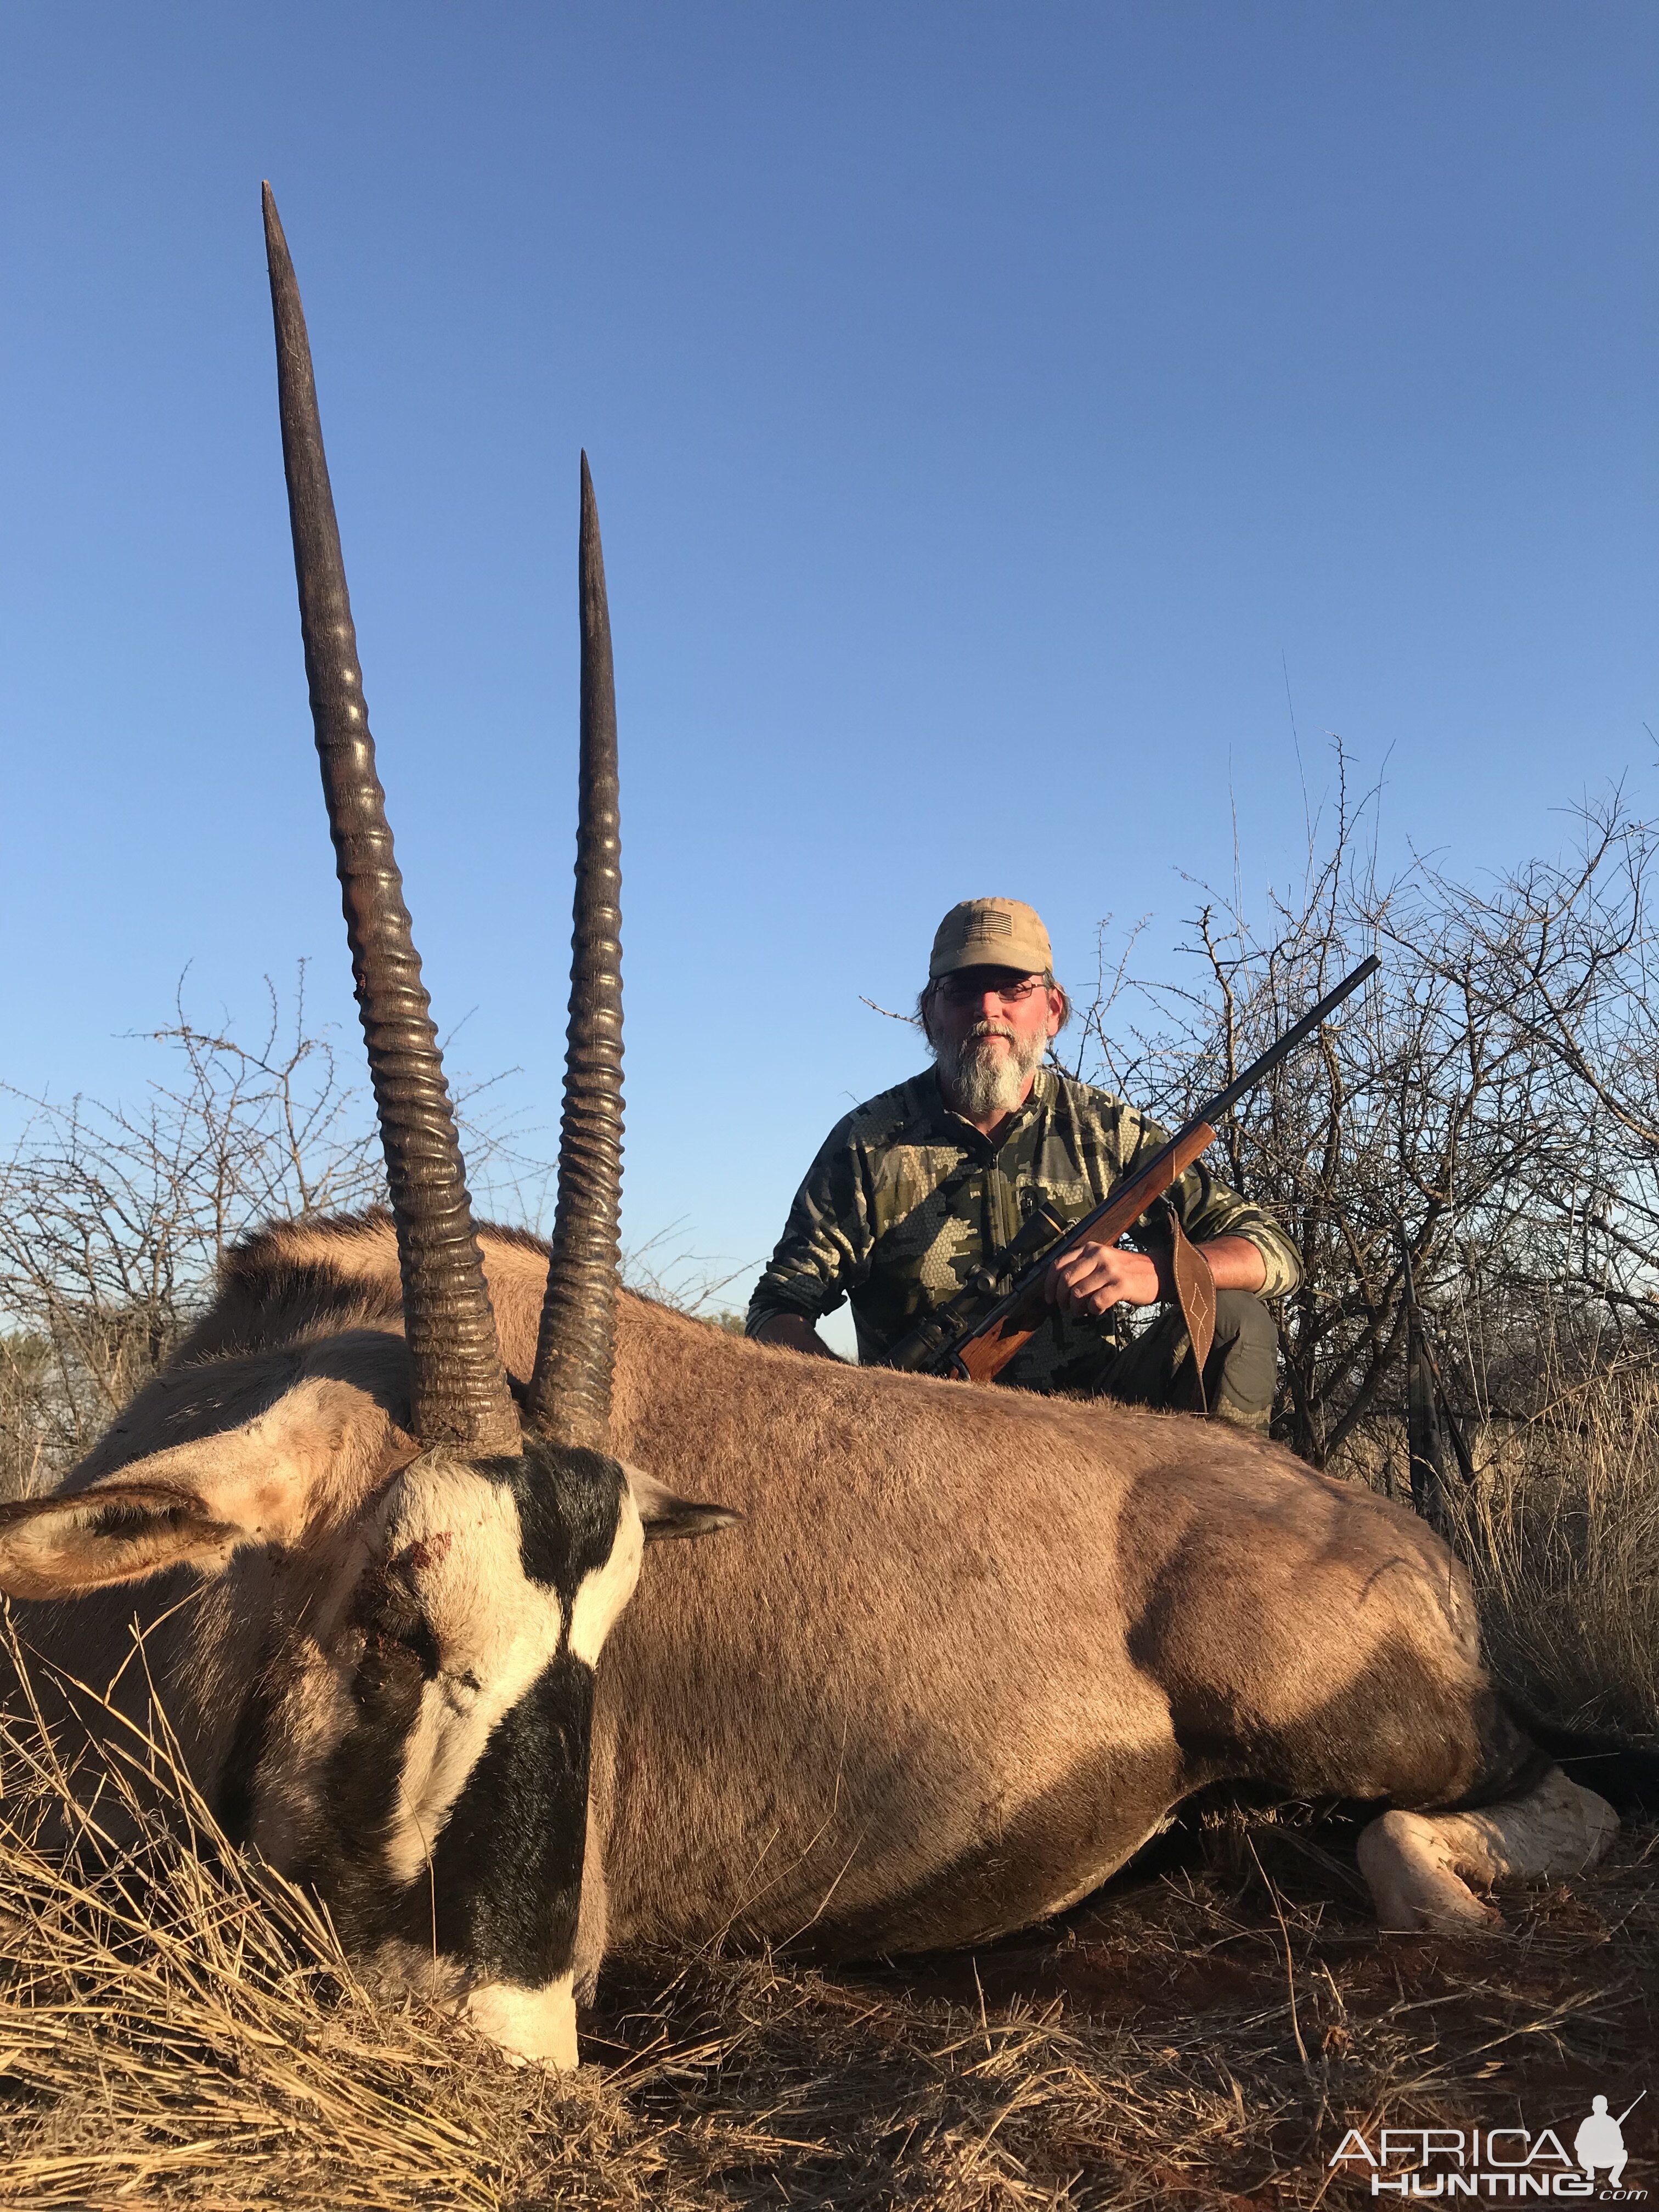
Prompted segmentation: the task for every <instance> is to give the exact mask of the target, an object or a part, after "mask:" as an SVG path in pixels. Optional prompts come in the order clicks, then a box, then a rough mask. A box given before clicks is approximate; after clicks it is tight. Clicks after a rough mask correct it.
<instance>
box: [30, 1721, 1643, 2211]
mask: <svg viewBox="0 0 1659 2212" xmlns="http://www.w3.org/2000/svg"><path fill="white" fill-rule="evenodd" d="M59 1756H60V1752H59V1751H58V1749H57V1748H55V1747H53V1746H52V1745H51V1744H50V1743H48V1742H47V1741H46V1739H45V1738H44V1736H43V1735H42V1733H41V1731H40V1729H38V1728H37V1727H34V1726H33V1725H28V1724H26V1725H21V1726H14V1727H12V1728H11V1729H9V1732H8V1733H7V1735H6V1736H5V1738H4V1740H3V1742H0V1762H3V1778H4V1790H5V1796H4V1820H5V1849H4V1850H3V1853H0V1913H3V1916H4V1919H3V1927H4V1953H5V1958H6V1966H7V1978H6V1982H5V1986H4V1989H3V1993H0V2077H3V2087H0V2094H3V2097H4V2100H5V2101H4V2104H3V2106H0V2111H3V2115H4V2117H3V2122H0V2127H3V2135H0V2146H3V2149H0V2203H11V2204H18V2205H28V2206H31V2207H33V2206H40V2207H46V2206H60V2205H61V2206H70V2205H74V2206H79V2205H88V2206H103V2205H106V2204H107V2205H116V2204H128V2203H165V2204H179V2205H193V2206H213V2207H221V2206H222V2207H242V2206H248V2207H256V2206H264V2205H275V2204H278V2203H280V2204H283V2205H284V2206H286V2207H289V2208H291V2212H301V2208H307V2212H308V2208H311V2207H322V2206H325V2205H327V2206H345V2207H357V2206H361V2207H364V2208H368V2207H375V2208H403V2207H406V2206H407V2207H413V2206H425V2205H431V2206H440V2205H442V2206H449V2205H455V2206H463V2207H465V2206H475V2207H478V2208H484V2207H497V2206H500V2207H525V2208H529V2207H532V2206H538V2205H544V2204H545V2205H551V2204H555V2203H556V2204H558V2205H561V2206H584V2207H593V2208H599V2207H617V2208H623V2207H627V2208H634V2207H640V2208H643V2207H645V2206H647V2205H648V2206H650V2207H652V2208H653V2212H712V2208H714V2207H717V2206H730V2205H762V2204H769V2205H787V2204H797V2205H801V2206H812V2207H816V2206H835V2207H838V2208H854V2207H856V2208H860V2212H863V2208H869V2212H875V2208H877V2207H881V2206H888V2205H915V2206H927V2207H939V2208H941V2209H942V2212H944V2209H945V2208H948V2212H958V2208H960V2212H978V2208H986V2212H991V2208H997V2212H1001V2208H1005V2207H1006V2208H1009V2212H1012V2208H1017V2207H1018V2208H1024V2207H1028V2206H1032V2207H1034V2206H1037V2205H1051V2206H1059V2207H1067V2208H1076V2212H1085V2208H1096V2207H1105V2206H1119V2205H1122V2206H1131V2205H1134V2206H1139V2205H1146V2206H1152V2205H1163V2204H1170V2203H1180V2204H1187V2205H1193V2206H1208V2205H1218V2204H1222V2203H1255V2204H1261V2205H1267V2204H1279V2203H1285V2204H1292V2203H1294V2204H1303V2203H1305V2204H1310V2205H1311V2204H1314V2203H1320V2202H1326V2203H1341V2202H1343V2201H1344V2200H1345V2199H1346V2197H1349V2196H1350V2195H1351V2193H1352V2192H1351V2189H1350V2186H1349V2185H1348V2184H1347V2183H1346V2182H1345V2181H1344V2180H1343V2179H1341V2178H1340V2176H1338V2177H1336V2178H1335V2179H1334V2178H1333V2175H1332V2173H1331V2171H1330V2170H1329V2168H1328V2164H1327V2161H1328V2159H1329V2157H1330V2155H1331V2154H1332V2152H1333V2151H1334V2149H1335V2148H1336V2147H1337V2145H1338V2143H1339V2142H1340V2137H1341V2136H1342V2133H1343V2131H1344V2130H1345V2129H1346V2127H1347V2126H1348V2125H1349V2124H1358V2125H1361V2126H1365V2125H1367V2124H1369V2125H1370V2127H1372V2128H1373V2129H1374V2128H1375V2126H1376V2124H1377V2123H1378V2121H1379V2119H1380V2118H1387V2119H1388V2120H1389V2121H1390V2122H1391V2123H1393V2124H1409V2123H1411V2122H1413V2121H1416V2122H1418V2123H1419V2124H1420V2123H1422V2122H1423V2121H1425V2120H1433V2121H1437V2122H1438V2123H1440V2124H1449V2125H1464V2126H1467V2125H1469V2124H1473V2123H1474V2122H1475V2121H1479V2122H1480V2123H1481V2124H1486V2125H1491V2124H1496V2123H1498V2121H1500V2120H1510V2119H1514V2118H1516V2117H1517V2116H1524V2117H1525V2118H1527V2119H1528V2121H1529V2122H1530V2123H1531V2124H1533V2125H1534V2127H1536V2126H1540V2125H1543V2124H1560V2123H1561V2122H1562V2121H1563V2120H1564V2119H1565V2120H1568V2121H1571V2122H1572V2123H1574V2124H1576V2121H1577V2118H1581V2117H1582V2116H1583V2112H1584V2111H1587V2110H1588V2109H1589V2107H1588V2101H1587V2100H1588V2098H1589V2095H1590V2094H1592V2093H1594V2092H1595V2091H1596V2090H1598V2089H1599V2090H1601V2091H1605V2092H1606V2093H1609V2094H1610V2095H1613V2097H1614V2098H1615V2100H1617V2102H1618V2103H1619V2104H1622V2103H1627V2102H1628V2101H1629V2100H1630V2098H1631V2097H1632V2096H1634V2095H1635V2093H1636V2092H1637V2090H1638V2088H1640V2087H1643V2086H1644V2068H1645V2065H1646V2063H1647V2062H1646V2058H1645V2053H1647V2052H1648V2051H1651V2050H1652V2049H1653V2048H1654V2047H1655V2045H1656V2043H1659V2033H1656V2030H1659V2018H1656V2015H1659V1879H1656V1877H1659V1856H1656V1854H1655V1853H1654V1851H1653V1850H1652V1841H1653V1839H1651V1838H1644V1837H1643V1836H1642V1835H1640V1834H1639V1833H1636V1832H1630V1833H1627V1835H1626V1838H1624V1840H1623V1842H1622V1844H1621V1846H1620V1850H1619V1852H1618V1854H1617V1855H1616V1857H1615V1859H1614V1861H1613V1863H1612V1864H1611V1865H1610V1866H1609V1867H1608V1868H1607V1869H1603V1870H1602V1871H1601V1873H1599V1874H1598V1875H1596V1876H1595V1877H1594V1878H1593V1879H1591V1880H1589V1881H1584V1882H1583V1883H1580V1884H1575V1885H1572V1886H1571V1887H1570V1888H1569V1889H1565V1890H1560V1889H1558V1890H1556V1891H1554V1892H1552V1893H1548V1894H1547V1895H1544V1896H1522V1897H1520V1898H1517V1899H1514V1900H1512V1901H1511V1924H1510V1930H1509V1932H1508V1933H1507V1934H1505V1935H1504V1936H1501V1937H1499V1938H1498V1939H1497V1940H1496V1941H1494V1942H1491V1943H1482V1944H1480V1945H1467V1944H1464V1945H1455V1944H1449V1943H1440V1942H1429V1941H1426V1940H1418V1939H1411V1940H1394V1941H1390V1942H1378V1940H1377V1938H1376V1933H1375V1928H1374V1923H1373V1922H1372V1920H1371V1918H1370V1911H1369V1908H1368V1905H1367V1904H1366V1902H1365V1899H1364V1896H1363V1894H1362V1893H1361V1890H1360V1887H1359V1884H1358V1881H1357V1878H1356V1876H1355V1875H1354V1872H1353V1868H1352V1855H1351V1851H1349V1850H1348V1849H1347V1847H1346V1838H1345V1837H1344V1835H1343V1833H1342V1832H1341V1831H1340V1829H1333V1828H1332V1827H1331V1826H1329V1825H1326V1826H1312V1825H1310V1824H1308V1823H1307V1822H1305V1821H1302V1820H1297V1819H1292V1818H1286V1817H1281V1818H1279V1819H1277V1820H1265V1821H1263V1820H1258V1821H1256V1822H1255V1824H1253V1825H1247V1824H1246V1822H1245V1821H1244V1820H1243V1818H1242V1817H1241V1816H1239V1815H1237V1814H1219V1813H1212V1814H1209V1815H1207V1816H1204V1817H1195V1818H1194V1819H1193V1820H1190V1821H1189V1822H1188V1824H1187V1826H1185V1828H1184V1829H1183V1830H1182V1831H1178V1832H1176V1833H1175V1834H1173V1835H1172V1836H1171V1837H1170V1838H1166V1839H1164V1842H1163V1843H1162V1844H1160V1845H1159V1846H1157V1847H1155V1850H1156V1852H1157V1854H1158V1859H1157V1863H1152V1864H1148V1865H1143V1866H1142V1867H1141V1868H1140V1869H1138V1870H1137V1872H1136V1873H1135V1874H1134V1875H1132V1876H1131V1877H1129V1878H1128V1879H1127V1880H1125V1881H1121V1883H1119V1884H1118V1885H1116V1886H1115V1887H1112V1888H1109V1890H1108V1891H1106V1892H1104V1893H1102V1895H1101V1896H1099V1897H1097V1899H1093V1900H1092V1901H1091V1904H1090V1905H1087V1906H1085V1907H1084V1908H1082V1909H1081V1910H1080V1911H1078V1912H1076V1913H1074V1914H1073V1915H1071V1916H1069V1917H1067V1919H1066V1921H1064V1922H1062V1923H1059V1924H1058V1925H1057V1926H1056V1927H1054V1928H1052V1929H1043V1930H1041V1931H1037V1932H1036V1934H1034V1935H1033V1936H1029V1937H1026V1938H1022V1939H1018V1940H1015V1941H1013V1942H1006V1943H1003V1944H1000V1945H997V1946H994V1947H991V1948H987V1950H985V1951H983V1952H981V1953H980V1954H977V1955H975V1956H971V1957H969V1956H960V1957H952V1958H945V1959H938V1960H921V1961H910V1962H896V1963H889V1964H887V1965H884V1966H874V1967H871V1968H868V1969H863V1970H858V1971H852V1970H846V1969H841V1970H836V1971H828V1970H822V1969H817V1968H815V1967H813V1966H811V1965H810V1964H806V1963H802V1962H791V1961H787V1960H776V1959H763V1960H752V1959H751V1960H742V1959H729V1958H722V1957H720V1956H704V1957H699V1958H696V1959H694V1960H661V1961H657V1962H647V1963H645V1964H640V1963H635V1964H634V1965H633V1966H629V1967H627V1968H624V1969H618V1970H617V1971H614V1972H610V1973H608V1975H607V1978H606V1984H605V1989H604V1990H603V1992H602V2001H601V2003H600V2005H599V2008H598V2009H597V2010H596V2011H595V2012H594V2013H593V2015H591V2016H590V2017H589V2019H588V2020H587V2021H586V2023H585V2028H586V2052H587V2055H588V2057H589V2059H590V2060H591V2061H592V2063H590V2064H589V2065H587V2066H585V2067H584V2069H583V2070H582V2072H581V2074H580V2075H579V2076H577V2077H576V2078H575V2079H574V2081H564V2082H561V2081H550V2080H548V2079H546V2078H544V2077H543V2076H541V2075H538V2074H534V2073H531V2072H527V2071H519V2070H515V2069H513V2068H511V2067H510V2066H508V2065H507V2064H506V2063H503V2062H502V2061H501V2059H500V2058H499V2057H496V2056H495V2054H494V2053H493V2052H491V2051H489V2050H488V2049H486V2048H484V2047H483V2046H482V2045H478V2044H477V2043H476V2042H474V2041H473V2040H472V2039H471V2038H470V2037H468V2036H467V2035H466V2034H465V2033H464V2032H462V2031H461V2030H460V2029H459V2028H458V2027H455V2026H454V2025H453V2024H452V2023H449V2022H447V2021H443V2020H441V2019H440V2018H438V2017H436V2016H435V2015H431V2014H429V2013H427V2012H425V2011H423V2010H422V2009H420V2008H416V2007H412V2006H410V2005H409V2004H407V2003H402V2004H398V2005H394V2006H390V2007H386V2006H380V2005H377V2004H376V2002H375V2001H374V1998H373V1996H371V1994H370V1993H369V1992H368V1990H365V1989H364V1988H363V1987H362V1984H361V1983H360V1982H359V1981H358V1979H357V1978H356V1976H355V1975H354V1973H353V1972H352V1971H351V1969H350V1967H349V1965H348V1964H347V1962H346V1961H345V1960H344V1959H343V1957H342V1956H341V1955H340V1953H339V1951H338V1948H337V1945H336V1944H335V1942H334V1941H333V1938H332V1935H331V1930H330V1929H329V1928H328V1926H327V1925H326V1923H325V1921H324V1920H323V1919H322V1918H321V1917H319V1914H318V1912H317V1911H316V1910H315V1908H314V1907H313V1905H312V1904H311V1903H310V1902H309V1901H308V1900H307V1899H306V1898H305V1897H303V1896H302V1895H301V1894H300V1893H297V1892H296V1891H295V1890H294V1889H293V1888H291V1887H289V1885H288V1884H286V1883H284V1882H283V1881H280V1880H278V1879H276V1878H275V1877H274V1876H272V1875H270V1873H269V1872H268V1871H267V1870H265V1869H261V1868H259V1867H258V1866H257V1865H255V1864H253V1863H250V1862H249V1861H247V1860H246V1859H245V1858H243V1857H240V1855H238V1854H236V1853H234V1852H233V1851H230V1850H228V1849H227V1848H225V1847H224V1845H223V1844H222V1839H221V1838H219V1837H218V1836H217V1834H216V1832H215V1830H214V1827H213V1825H212V1823H211V1820H210V1819H209V1818H208V1817H207V1815H206V1814H205V1811H204V1808H203V1807H202V1805H201V1803H200V1802H199V1800H198V1799H197V1798H196V1796H194V1794H193V1792H191V1790H190V1789H189V1786H188V1784H186V1783H185V1782H184V1781H182V1779H181V1778H179V1776H178V1774H177V1773H176V1771H174V1770H173V1767H172V1765H171V1764H170V1761H169V1759H168V1758H167V1750H166V1747H165V1745H164V1744H155V1743H152V1742H149V1741H144V1742H140V1741H137V1739H135V1738H131V1737H128V1738H127V1739H126V1741H125V1746H122V1745H121V1744H120V1743H119V1742H118V1747H117V1749H116V1750H115V1752H114V1753H113V1754H112V1755H111V1756H109V1757H108V1758H107V1759H106V1762H105V1766H104V1769H103V1773H102V1779H103V1784H104V1790H103V1796H102V1799H101V1802H100V1806H99V1808H98V1817H97V1825H96V1826H95V1827H89V1826H85V1825H83V1826H82V1830H81V1833H80V1836H79V1839H78V1843H77V1844H76V1848H75V1849H73V1850H70V1852H69V1853H68V1854H67V1855H65V1854H64V1852H63V1851H61V1850H58V1849H57V1848H55V1847H53V1845H52V1843H51V1841H50V1835H51V1832H52V1829H53V1827H54V1826H55V1825H56V1824H57V1823H58V1821H59V1820H61V1817H62V1814H63V1810H64V1806H65V1804H66V1802H69V1798H68V1794H67V1793H68V1786H69V1783H70V1777H68V1776H67V1775H66V1774H65V1773H64V1771H63V1770H62V1768H61V1767H60V1766H59V1765H58V1759H59ZM85 1780H86V1778H85V1776H84V1775H83V1776H82V1794H84V1786H85ZM158 1805H159V1807H160V1808H161V1809H163V1810H165V1812H166V1814H167V1818H165V1819H162V1818H158V1817H157V1810H158ZM129 1826H131V1828H132V1829H133V1830H134V1839H133V1840H132V1841H131V1842H130V1843H126V1844H123V1842H122V1841H121V1838H122V1836H123V1834H124V1832H125V1830H126V1829H127V1828H128V1827H129ZM1632 2136H1633V2141H1635V2142H1639V2141H1640V2138H1639V2137H1638V2136H1636V2134H1635V2130H1632Z"/></svg>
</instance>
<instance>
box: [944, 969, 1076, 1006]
mask: <svg viewBox="0 0 1659 2212" xmlns="http://www.w3.org/2000/svg"><path fill="white" fill-rule="evenodd" d="M934 988H935V989H936V990H937V991H938V993H939V996H940V998H941V999H943V1000H945V1004H946V1005H947V1006H977V1005H978V1004H979V1002H980V1000H981V999H1000V1000H1001V1001H1002V1003H1003V1005H1004V1006H1024V1004H1025V1001H1026V1000H1028V999H1029V998H1030V995H1031V994H1032V992H1033V991H1044V990H1047V988H1048V985H1047V983H1046V982H1045V981H1044V980H1043V978H1042V976H1041V975H1022V976H1021V977H1020V979H1019V981H1018V982H1017V983H976V982H975V981H973V979H972V975H971V973H963V974H959V975H942V976H940V978H939V981H938V983H937V984H936V985H935V986H934Z"/></svg>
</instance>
